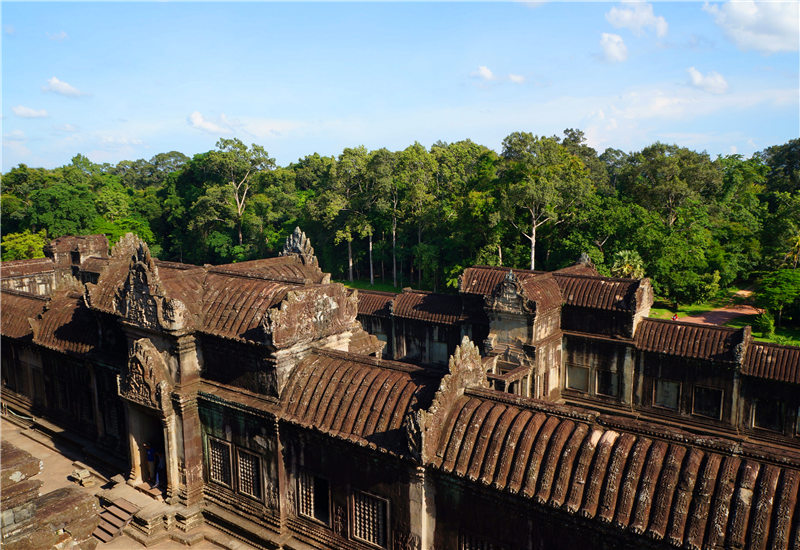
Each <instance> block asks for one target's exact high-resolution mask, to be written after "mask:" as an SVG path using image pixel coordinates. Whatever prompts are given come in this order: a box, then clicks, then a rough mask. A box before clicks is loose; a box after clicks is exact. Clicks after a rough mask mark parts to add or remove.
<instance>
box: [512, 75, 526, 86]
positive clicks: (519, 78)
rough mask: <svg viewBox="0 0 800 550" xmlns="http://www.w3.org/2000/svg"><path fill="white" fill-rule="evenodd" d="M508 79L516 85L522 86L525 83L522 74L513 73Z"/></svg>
mask: <svg viewBox="0 0 800 550" xmlns="http://www.w3.org/2000/svg"><path fill="white" fill-rule="evenodd" d="M508 79H509V80H510V81H511V82H513V83H514V84H522V83H523V82H525V77H524V76H522V75H521V74H513V73H511V74H509V75H508Z"/></svg>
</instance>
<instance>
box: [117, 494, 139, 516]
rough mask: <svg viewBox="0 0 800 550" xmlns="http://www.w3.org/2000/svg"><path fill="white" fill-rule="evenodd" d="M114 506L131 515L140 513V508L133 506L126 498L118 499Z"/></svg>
mask: <svg viewBox="0 0 800 550" xmlns="http://www.w3.org/2000/svg"><path fill="white" fill-rule="evenodd" d="M112 504H113V505H114V506H116V507H117V508H120V509H121V510H124V511H125V512H127V513H128V514H130V515H134V514H135V513H136V512H138V511H139V507H138V506H136V505H135V504H131V503H130V502H128V501H127V500H125V499H124V498H118V499H117V500H115V501H114V502H112Z"/></svg>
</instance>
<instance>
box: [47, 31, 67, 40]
mask: <svg viewBox="0 0 800 550" xmlns="http://www.w3.org/2000/svg"><path fill="white" fill-rule="evenodd" d="M47 38H49V39H50V40H55V41H56V42H61V41H62V40H66V39H67V38H69V35H68V34H67V32H66V31H59V32H56V33H49V32H48V33H47Z"/></svg>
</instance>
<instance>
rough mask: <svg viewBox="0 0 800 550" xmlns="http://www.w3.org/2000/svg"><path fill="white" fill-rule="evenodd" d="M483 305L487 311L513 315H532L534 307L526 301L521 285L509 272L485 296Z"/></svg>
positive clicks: (530, 302) (529, 301)
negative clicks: (504, 312)
mask: <svg viewBox="0 0 800 550" xmlns="http://www.w3.org/2000/svg"><path fill="white" fill-rule="evenodd" d="M485 303H486V307H487V308H488V309H491V310H499V311H509V312H514V313H519V312H523V313H533V312H534V311H535V307H536V305H535V304H534V303H533V302H532V301H531V300H529V299H528V297H527V296H526V294H525V291H524V289H523V288H522V283H521V282H520V280H519V279H518V278H517V276H516V275H515V274H514V272H513V271H511V270H509V271H508V273H506V276H505V277H504V278H503V280H502V281H501V282H500V283H499V284H498V285H497V286H496V287H495V288H494V290H493V291H492V293H491V294H490V295H488V296H486V298H485Z"/></svg>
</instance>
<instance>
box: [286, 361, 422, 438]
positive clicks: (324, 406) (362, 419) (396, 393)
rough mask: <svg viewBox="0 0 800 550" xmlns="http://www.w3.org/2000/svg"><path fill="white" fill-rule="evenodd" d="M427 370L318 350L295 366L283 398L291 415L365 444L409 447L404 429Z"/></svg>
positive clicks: (300, 421) (298, 420)
mask: <svg viewBox="0 0 800 550" xmlns="http://www.w3.org/2000/svg"><path fill="white" fill-rule="evenodd" d="M421 370H422V369H419V368H418V367H412V366H410V365H405V364H403V363H395V362H392V361H383V360H378V359H374V358H370V357H363V356H361V357H358V356H353V355H351V354H346V353H341V352H333V351H328V350H316V351H315V352H314V353H313V354H312V355H310V356H309V357H308V358H306V359H305V360H303V361H302V362H301V363H300V364H299V365H298V366H297V367H296V368H295V370H294V371H293V373H292V375H291V379H290V380H289V383H288V384H287V387H286V389H285V390H284V392H283V395H282V397H281V401H282V405H283V408H284V412H285V418H286V419H288V420H290V421H292V422H293V423H296V424H300V425H302V426H305V427H308V428H313V429H315V430H319V431H321V432H323V433H325V434H328V435H331V436H333V437H337V438H340V439H345V440H348V441H351V442H353V443H356V444H358V445H362V446H369V447H372V448H379V449H382V450H390V451H394V452H403V449H404V448H405V436H404V432H401V431H400V427H401V426H402V423H403V418H404V417H405V415H406V412H408V410H409V409H410V408H411V407H412V406H414V405H415V403H416V394H417V391H418V389H419V388H420V385H419V384H418V383H417V382H416V381H415V380H414V379H412V374H414V373H417V372H420V371H421Z"/></svg>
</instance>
